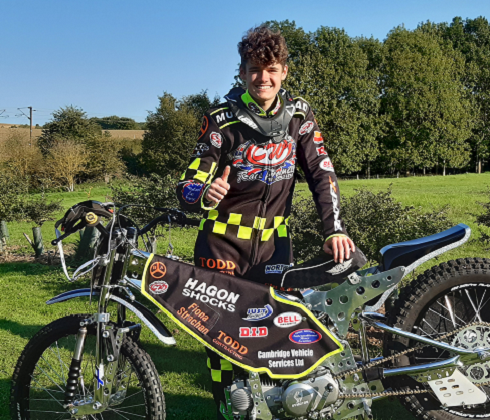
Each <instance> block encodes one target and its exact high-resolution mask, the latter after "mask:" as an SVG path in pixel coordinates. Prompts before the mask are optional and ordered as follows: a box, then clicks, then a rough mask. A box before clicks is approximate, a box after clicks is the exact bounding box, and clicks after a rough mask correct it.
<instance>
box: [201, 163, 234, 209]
mask: <svg viewBox="0 0 490 420" xmlns="http://www.w3.org/2000/svg"><path fill="white" fill-rule="evenodd" d="M230 169H231V168H230V167H229V166H227V167H226V168H225V170H224V171H223V175H221V176H220V177H219V178H216V179H215V180H214V181H213V183H212V184H211V185H210V186H209V188H208V191H207V192H206V196H205V197H204V198H205V199H206V200H208V201H211V203H213V204H216V203H219V202H220V201H221V200H223V198H225V195H226V194H228V190H229V189H230V184H228V177H229V176H230Z"/></svg>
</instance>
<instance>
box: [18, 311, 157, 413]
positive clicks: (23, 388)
mask: <svg viewBox="0 0 490 420" xmlns="http://www.w3.org/2000/svg"><path fill="white" fill-rule="evenodd" d="M88 317H89V315H83V314H78V315H71V316H68V317H65V318H61V319H58V320H56V321H54V322H52V323H51V324H49V325H47V326H45V327H44V328H43V329H42V330H40V331H39V332H38V333H37V334H36V335H35V336H34V337H33V338H32V339H31V340H30V341H29V343H28V344H27V346H26V347H25V349H24V350H23V352H22V354H21V356H20V357H19V360H18V361H17V365H16V367H15V370H14V374H13V377H12V389H11V395H10V411H11V416H12V419H16V420H53V419H60V420H61V419H70V418H73V417H72V415H71V414H70V413H68V412H67V410H66V409H64V408H63V400H64V392H65V386H66V379H67V375H68V370H69V366H70V363H71V358H72V355H73V349H74V345H75V341H76V336H77V332H78V329H79V328H80V321H82V320H83V319H86V318H88ZM95 330H96V328H95V326H94V325H91V326H89V327H88V334H87V338H86V341H85V348H84V352H83V359H82V364H81V375H80V378H79V381H78V388H77V392H76V395H75V400H77V399H80V400H81V399H83V398H87V397H90V396H91V395H93V392H94V389H93V386H94V385H93V384H94V381H93V379H94V375H95ZM114 383H118V386H117V389H116V390H115V389H114V388H113V390H112V397H111V400H110V403H109V407H108V408H107V409H106V410H105V411H104V412H102V413H100V414H95V415H90V416H87V418H90V419H97V420H108V419H113V420H115V419H123V420H124V419H131V420H133V419H138V420H141V419H146V420H164V419H165V400H164V396H163V393H162V389H161V385H160V380H159V377H158V373H157V371H156V369H155V366H154V365H153V362H152V361H151V359H150V357H149V356H148V354H147V353H146V352H145V351H144V350H142V349H141V348H140V347H138V345H137V344H136V343H135V342H133V341H132V340H131V339H130V338H129V337H126V339H125V340H124V342H123V345H122V347H121V353H120V358H119V365H118V371H117V374H116V377H115V380H114Z"/></svg>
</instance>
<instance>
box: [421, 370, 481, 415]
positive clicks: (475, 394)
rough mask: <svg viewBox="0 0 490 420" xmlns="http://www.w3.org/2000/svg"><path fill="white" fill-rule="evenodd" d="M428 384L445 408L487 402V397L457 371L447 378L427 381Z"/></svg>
mask: <svg viewBox="0 0 490 420" xmlns="http://www.w3.org/2000/svg"><path fill="white" fill-rule="evenodd" d="M428 384H429V385H430V387H431V388H432V391H434V393H435V394H436V396H437V398H438V399H439V401H440V402H441V403H442V404H444V405H445V406H447V407H456V406H459V405H472V404H483V403H484V402H485V401H486V400H487V395H486V394H485V393H484V392H483V391H482V390H481V389H479V388H478V387H477V386H476V385H475V384H473V383H472V382H471V381H470V380H469V379H468V378H467V377H466V376H464V375H463V374H462V373H461V372H460V371H459V370H457V369H456V370H455V371H454V373H453V374H452V375H451V376H449V377H448V378H441V379H435V380H433V381H428Z"/></svg>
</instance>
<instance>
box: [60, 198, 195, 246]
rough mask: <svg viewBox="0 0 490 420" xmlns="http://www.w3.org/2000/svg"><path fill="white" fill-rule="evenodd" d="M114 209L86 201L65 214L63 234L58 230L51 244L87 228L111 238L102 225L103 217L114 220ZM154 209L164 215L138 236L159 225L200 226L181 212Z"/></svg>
mask: <svg viewBox="0 0 490 420" xmlns="http://www.w3.org/2000/svg"><path fill="white" fill-rule="evenodd" d="M106 204H110V206H112V208H108V207H107V206H106ZM124 207H128V206H122V207H121V208H120V209H119V211H118V212H117V217H119V213H120V212H121V210H122V209H123V208H124ZM140 207H142V206H140ZM113 208H114V204H112V203H100V202H98V201H85V202H82V203H78V204H76V205H75V206H73V207H71V208H70V209H69V210H68V211H67V212H66V213H65V216H64V217H63V218H62V219H60V220H58V221H57V222H56V224H55V228H56V230H57V228H58V226H60V225H61V231H62V232H63V233H61V232H59V231H58V230H57V238H56V239H54V240H53V241H51V243H52V244H53V245H57V244H58V243H59V242H60V241H62V240H63V239H65V238H67V237H68V236H70V235H71V234H73V233H75V232H77V231H79V230H81V229H83V228H85V227H86V226H93V227H95V228H97V229H98V230H99V231H100V232H101V234H102V236H109V232H108V231H107V230H106V228H105V227H104V225H103V224H102V223H101V217H106V218H111V219H112V218H113V217H114V216H115V215H114V213H113ZM153 209H154V210H157V211H160V212H162V213H164V214H162V215H161V216H158V217H157V218H155V219H153V220H152V221H150V223H148V224H147V225H146V226H145V227H143V228H142V229H139V230H138V235H144V234H145V233H147V232H148V231H150V230H151V229H153V228H154V227H155V226H156V225H157V224H159V223H176V224H178V225H180V226H182V227H183V226H199V225H200V220H197V219H190V218H188V217H187V216H186V215H185V214H184V213H183V212H182V211H180V210H177V209H169V208H163V207H153ZM121 216H122V215H121Z"/></svg>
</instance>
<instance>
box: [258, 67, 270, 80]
mask: <svg viewBox="0 0 490 420" xmlns="http://www.w3.org/2000/svg"><path fill="white" fill-rule="evenodd" d="M258 79H259V80H260V81H261V82H268V81H269V72H268V71H266V70H263V71H259V72H258Z"/></svg>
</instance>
